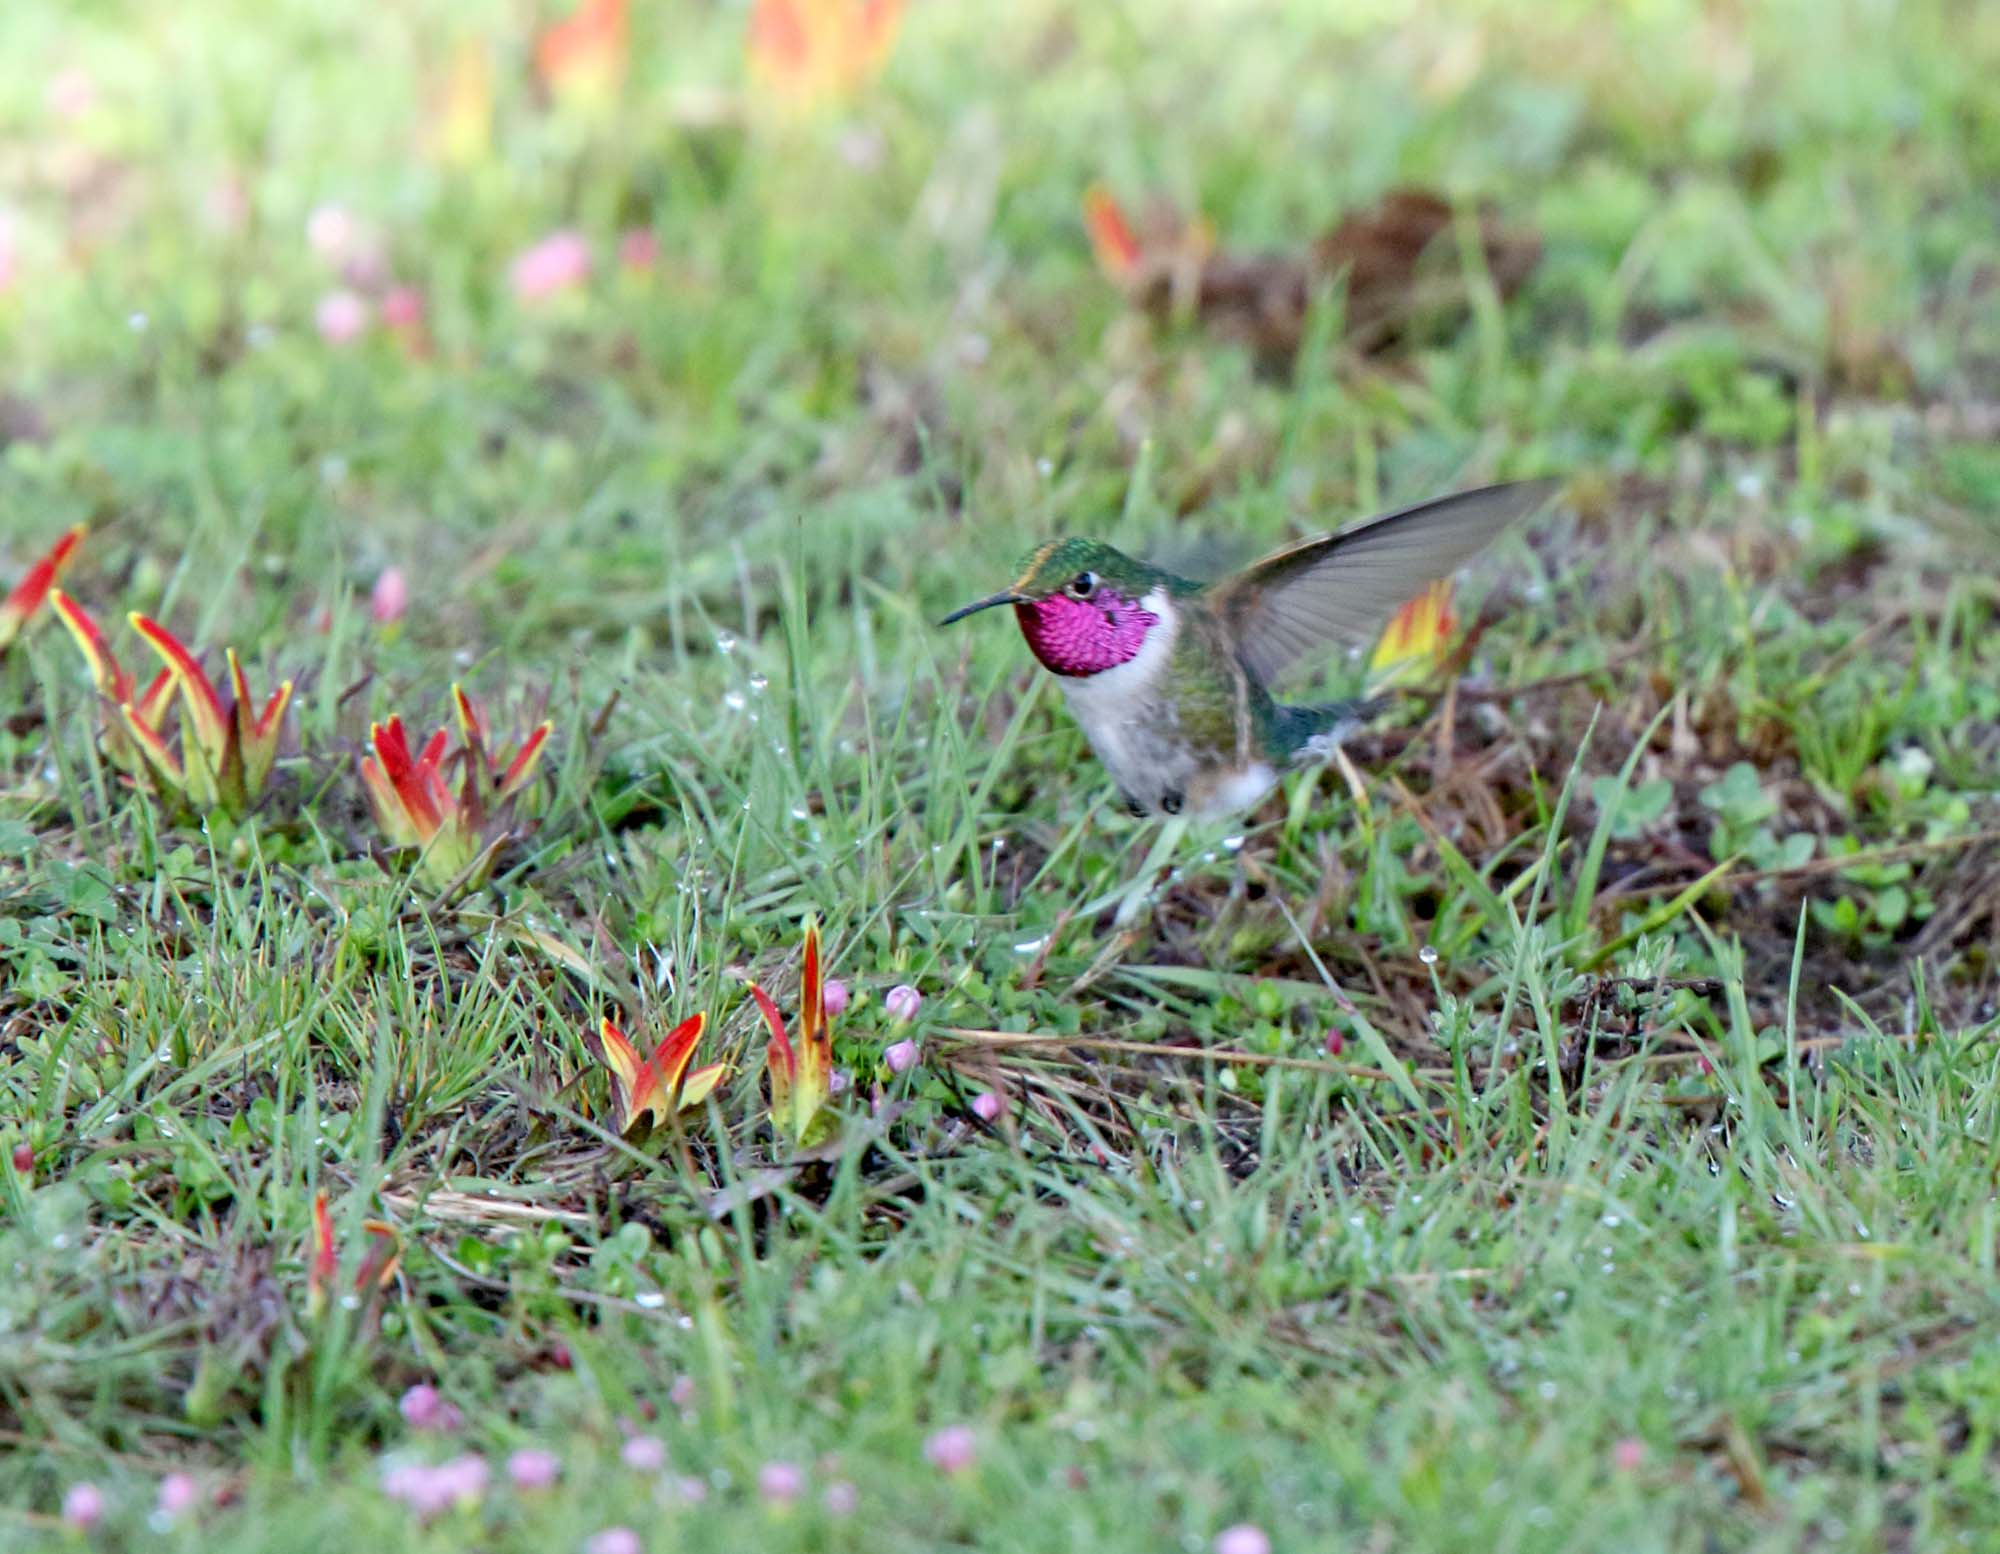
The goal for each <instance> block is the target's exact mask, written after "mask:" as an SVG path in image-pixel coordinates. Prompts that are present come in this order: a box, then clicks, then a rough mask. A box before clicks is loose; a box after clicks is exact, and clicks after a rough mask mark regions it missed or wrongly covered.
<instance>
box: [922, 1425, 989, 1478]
mask: <svg viewBox="0 0 2000 1554" xmlns="http://www.w3.org/2000/svg"><path fill="white" fill-rule="evenodd" d="M978 1455H979V1437H978V1436H977V1435H975V1434H973V1431H972V1427H971V1426H970V1425H946V1426H945V1427H944V1428H943V1429H942V1430H938V1431H935V1432H933V1434H932V1435H931V1437H930V1439H929V1440H927V1441H925V1442H924V1458H925V1460H926V1461H928V1462H929V1463H930V1465H931V1466H932V1467H934V1468H936V1469H937V1470H938V1472H940V1473H963V1472H965V1471H966V1469H968V1468H970V1467H971V1466H972V1464H973V1462H974V1460H975V1459H976V1458H977V1457H978Z"/></svg>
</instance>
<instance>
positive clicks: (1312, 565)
mask: <svg viewBox="0 0 2000 1554" xmlns="http://www.w3.org/2000/svg"><path fill="white" fill-rule="evenodd" d="M1557 485H1558V482H1556V481H1553V480H1525V481H1519V482H1517V483H1515V484H1512V485H1504V486H1483V487H1481V488H1480V489H1478V490H1476V491H1461V492H1459V493H1457V494H1456V495H1455V496H1446V497H1439V498H1438V499H1437V500H1435V501H1431V502H1421V503H1419V504H1418V505H1417V506H1415V507H1406V508H1404V509H1403V510H1402V511H1400V512H1394V513H1384V514H1383V515H1382V516H1381V517H1379V518H1371V519H1369V520H1368V522H1366V523H1364V524H1360V525H1357V526H1356V527H1354V528H1352V529H1348V530H1345V531H1343V532H1342V533H1340V534H1329V535H1328V536H1326V538H1324V539H1318V540H1307V541H1306V542H1305V543H1304V544H1303V545H1294V546H1293V547H1292V548H1291V549H1290V550H1281V551H1279V552H1278V553H1277V554H1276V555H1275V556H1267V557H1266V558H1265V559H1264V560H1262V561H1260V562H1258V563H1257V564H1256V565H1255V566H1253V567H1251V568H1250V569H1249V570H1248V571H1245V572H1242V573H1239V574H1238V575H1237V576H1235V577H1232V578H1229V579H1227V580H1226V581H1224V582H1220V583H1217V584H1215V585H1214V587H1213V588H1212V589H1211V590H1210V592H1209V597H1210V599H1211V600H1212V602H1213V603H1214V605H1215V608H1216V611H1217V613H1218V614H1219V615H1220V616H1221V617H1222V619H1223V620H1224V621H1226V622H1227V623H1228V624H1229V625H1230V627H1231V628H1232V629H1233V634H1234V635H1235V638H1236V642H1237V652H1238V655H1239V656H1240V657H1241V658H1242V660H1243V667H1244V668H1246V669H1248V670H1249V671H1250V672H1251V673H1252V674H1253V675H1255V676H1256V677H1257V678H1258V679H1260V680H1263V681H1266V682H1269V681H1270V680H1273V679H1275V678H1276V677H1277V675H1278V674H1279V673H1280V672H1281V671H1282V670H1283V669H1285V668H1286V666H1288V665H1289V664H1291V663H1292V662H1293V660H1295V659H1297V658H1299V657H1300V656H1301V655H1303V654H1305V653H1307V652H1309V651H1310V650H1312V649H1314V648H1323V647H1326V646H1329V645H1331V644H1335V643H1338V644H1341V645H1343V646H1349V647H1366V646H1367V645H1368V644H1369V643H1370V642H1372V641H1373V640H1374V638H1375V635H1376V633H1377V632H1379V631H1380V630H1381V629H1382V623H1383V622H1384V621H1386V620H1387V619H1388V618H1389V616H1390V615H1391V614H1393V613H1394V611H1395V610H1396V608H1397V607H1398V606H1399V605H1403V604H1406V603H1408V602H1409V601H1410V599H1412V598H1413V597H1415V596H1416V595H1417V594H1418V593H1419V592H1421V591H1422V589H1423V587H1424V585H1425V584H1426V583H1430V582H1433V581H1435V580H1436V579H1438V578H1441V577H1447V576H1449V575H1450V574H1451V573H1453V572H1455V571H1456V570H1457V569H1458V568H1459V567H1460V566H1462V565H1463V564H1464V563H1465V562H1466V561H1467V560H1468V559H1469V558H1470V557H1472V556H1473V555H1474V554H1475V553H1476V552H1478V551H1479V550H1480V549H1481V548H1483V547H1484V546H1485V545H1486V543H1487V542H1488V541H1489V540H1491V539H1492V538H1493V537H1494V536H1495V535H1497V534H1499V533H1500V531H1501V530H1502V529H1505V528H1506V527H1507V526H1508V525H1509V524H1511V523H1513V522H1514V521H1515V520H1516V519H1518V518H1522V517H1525V516H1526V515H1527V514H1529V513H1531V512H1533V511H1535V509H1537V508H1538V507H1540V506H1541V505H1542V504H1543V503H1545V502H1546V501H1548V499H1549V498H1550V497H1551V496H1553V495H1554V494H1555V491H1556V489H1557Z"/></svg>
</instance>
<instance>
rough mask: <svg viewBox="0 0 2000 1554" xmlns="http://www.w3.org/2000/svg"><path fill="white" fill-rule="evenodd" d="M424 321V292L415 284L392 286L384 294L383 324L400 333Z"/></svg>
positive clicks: (416, 327)
mask: <svg viewBox="0 0 2000 1554" xmlns="http://www.w3.org/2000/svg"><path fill="white" fill-rule="evenodd" d="M423 322H424V294H423V293H422V292H421V291H419V290H417V288H416V287H414V286H391V287H390V288H389V289H388V291H387V292H385V293H384V294H383V296H382V326H383V327H384V328H385V329H393V330H395V331H396V333H398V334H402V333H403V332H405V331H406V330H411V329H418V328H421V327H422V326H423Z"/></svg>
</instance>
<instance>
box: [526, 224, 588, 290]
mask: <svg viewBox="0 0 2000 1554" xmlns="http://www.w3.org/2000/svg"><path fill="white" fill-rule="evenodd" d="M588 279H590V245H589V244H588V243H586V242H585V241H584V239H583V234H582V233H580V232H572V231H568V230H564V231H561V232H551V233H550V234H549V235H548V236H547V237H545V238H543V239H542V240H541V241H540V242H539V243H537V244H535V246H534V247H532V248H530V249H528V250H526V251H525V252H524V253H522V254H521V255H520V256H519V257H518V258H516V259H515V260H514V265H513V268H512V269H511V270H509V271H508V282H509V284H510V285H512V286H513V288H514V295H515V296H517V297H519V298H520V299H521V300H522V301H523V302H539V301H540V300H542V299H543V298H544V297H551V296H554V295H555V294H556V293H557V292H559V291H567V290H569V289H570V288H571V287H574V286H581V285H582V284H583V283H584V282H585V281H587V280H588Z"/></svg>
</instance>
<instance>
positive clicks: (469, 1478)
mask: <svg viewBox="0 0 2000 1554" xmlns="http://www.w3.org/2000/svg"><path fill="white" fill-rule="evenodd" d="M431 1474H432V1477H433V1478H434V1479H435V1480H436V1481H437V1485H438V1489H439V1491H440V1492H441V1493H442V1494H443V1495H444V1496H445V1498H446V1499H447V1500H450V1501H452V1502H454V1503H456V1504H458V1505H470V1504H472V1503H473V1502H474V1501H476V1500H477V1499H479V1497H480V1496H481V1495H483V1494H485V1493H486V1485H487V1483H488V1481H490V1480H491V1479H492V1477H493V1470H492V1469H490V1468H489V1467H487V1466H486V1459H485V1458H484V1457H478V1456H474V1455H473V1454H472V1453H471V1452H467V1453H466V1454H465V1455H464V1456H462V1457H454V1458H452V1459H451V1461H449V1462H444V1463H440V1464H438V1466H437V1467H435V1468H433V1469H432V1470H431Z"/></svg>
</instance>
